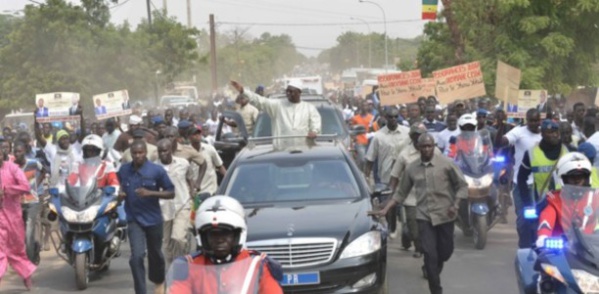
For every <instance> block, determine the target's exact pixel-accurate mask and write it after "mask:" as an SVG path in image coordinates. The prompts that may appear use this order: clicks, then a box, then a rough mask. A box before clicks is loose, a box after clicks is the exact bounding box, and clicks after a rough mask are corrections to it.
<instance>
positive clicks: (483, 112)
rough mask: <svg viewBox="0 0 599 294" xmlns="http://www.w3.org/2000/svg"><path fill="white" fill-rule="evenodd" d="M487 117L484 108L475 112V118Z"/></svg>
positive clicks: (487, 112) (487, 113)
mask: <svg viewBox="0 0 599 294" xmlns="http://www.w3.org/2000/svg"><path fill="white" fill-rule="evenodd" d="M487 115H489V111H487V110H486V109H484V108H479V109H478V110H477V111H476V116H487Z"/></svg>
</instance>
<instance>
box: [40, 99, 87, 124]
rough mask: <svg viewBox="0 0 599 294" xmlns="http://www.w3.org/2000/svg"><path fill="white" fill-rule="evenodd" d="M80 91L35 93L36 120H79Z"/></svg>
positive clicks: (44, 121)
mask: <svg viewBox="0 0 599 294" xmlns="http://www.w3.org/2000/svg"><path fill="white" fill-rule="evenodd" d="M78 105H79V93H70V92H56V93H45V94H37V95H35V120H36V121H37V122H40V123H46V122H54V121H71V120H78V119H79V116H78V115H76V114H75V113H76V111H77V106H78Z"/></svg>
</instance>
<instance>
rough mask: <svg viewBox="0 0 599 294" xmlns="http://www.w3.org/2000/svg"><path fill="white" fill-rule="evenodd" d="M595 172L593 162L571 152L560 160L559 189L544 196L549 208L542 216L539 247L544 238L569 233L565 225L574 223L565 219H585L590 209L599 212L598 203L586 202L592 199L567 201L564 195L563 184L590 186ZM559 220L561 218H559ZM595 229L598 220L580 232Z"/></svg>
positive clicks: (587, 224) (544, 210)
mask: <svg viewBox="0 0 599 294" xmlns="http://www.w3.org/2000/svg"><path fill="white" fill-rule="evenodd" d="M592 169H593V166H592V165H591V162H590V161H589V160H588V159H587V158H586V156H585V155H584V154H582V153H579V152H571V153H568V154H566V155H564V156H562V158H560V160H559V161H558V163H557V167H556V170H555V175H556V181H557V184H558V185H559V187H560V188H559V189H558V190H553V191H549V192H547V195H546V197H545V199H546V204H547V205H546V206H545V208H544V209H543V210H542V211H541V213H540V216H539V227H538V228H537V234H538V237H537V240H536V242H535V243H536V246H537V247H538V248H542V247H544V243H545V239H547V238H548V237H553V236H561V235H562V234H563V233H564V232H566V231H568V229H569V228H564V227H562V225H565V224H570V223H572V222H571V221H567V220H566V221H564V219H563V218H568V219H570V220H574V219H575V218H579V219H580V220H583V219H584V218H585V217H586V216H587V213H588V209H589V208H592V209H593V210H592V211H597V210H598V209H599V203H597V202H595V203H589V200H590V199H587V198H588V197H589V196H588V195H586V194H585V195H584V196H582V197H583V198H577V199H568V198H566V197H562V195H561V187H563V185H571V186H579V187H591V183H592V179H591V171H592ZM560 217H561V218H562V219H559V218H560ZM596 226H597V220H595V221H587V222H586V224H581V229H582V230H583V231H584V232H585V233H592V232H594V231H595V229H596Z"/></svg>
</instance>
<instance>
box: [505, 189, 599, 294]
mask: <svg viewBox="0 0 599 294" xmlns="http://www.w3.org/2000/svg"><path fill="white" fill-rule="evenodd" d="M560 197H561V209H559V210H557V209H556V212H557V218H558V219H559V225H561V228H562V230H563V234H562V235H560V236H552V237H547V238H542V239H541V238H539V241H542V242H539V241H537V244H535V245H534V246H533V247H532V248H526V249H519V250H518V252H517V254H516V259H515V270H516V277H517V280H518V288H519V293H521V294H532V293H534V294H537V293H542V294H544V293H556V294H569V293H576V294H585V293H599V226H597V224H598V219H599V218H598V216H599V214H598V213H599V211H598V208H599V190H597V189H593V188H590V187H580V186H570V185H565V186H564V187H563V188H562V190H561V193H560ZM524 217H525V218H527V219H536V218H538V214H537V209H536V208H535V207H527V208H526V209H525V211H524ZM542 225H543V224H542V223H541V226H542ZM554 226H558V222H556V224H555V225H554Z"/></svg>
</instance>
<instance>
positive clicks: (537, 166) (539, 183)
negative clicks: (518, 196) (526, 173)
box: [528, 144, 568, 197]
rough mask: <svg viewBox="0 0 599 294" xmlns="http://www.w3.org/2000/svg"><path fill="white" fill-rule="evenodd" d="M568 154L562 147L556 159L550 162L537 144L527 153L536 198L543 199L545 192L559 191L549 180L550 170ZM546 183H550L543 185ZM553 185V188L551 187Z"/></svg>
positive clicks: (557, 186) (554, 183)
mask: <svg viewBox="0 0 599 294" xmlns="http://www.w3.org/2000/svg"><path fill="white" fill-rule="evenodd" d="M566 153H568V149H567V148H566V147H565V146H563V145H562V152H561V153H560V155H559V157H558V159H556V160H550V159H548V158H547V157H546V156H545V152H543V150H541V147H539V144H537V145H535V147H533V148H532V149H531V150H530V151H529V152H528V155H529V156H530V168H531V172H532V176H533V180H534V187H535V192H536V193H537V196H538V197H545V192H547V191H553V190H558V189H561V187H559V185H557V183H556V182H555V181H553V180H552V179H551V176H552V175H551V170H552V169H553V167H554V166H555V164H556V163H557V161H558V160H559V159H560V158H561V157H562V156H564V154H566ZM546 181H550V182H549V183H548V184H545V182H546ZM551 184H553V186H552V185H551ZM543 186H545V190H544V191H541V189H542V188H543Z"/></svg>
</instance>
